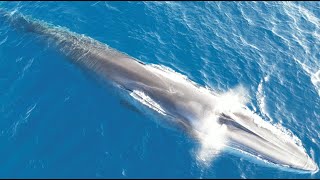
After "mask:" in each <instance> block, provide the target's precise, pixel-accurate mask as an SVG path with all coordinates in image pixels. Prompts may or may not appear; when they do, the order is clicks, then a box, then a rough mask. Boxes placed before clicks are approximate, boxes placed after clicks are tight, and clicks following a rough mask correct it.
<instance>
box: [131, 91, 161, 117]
mask: <svg viewBox="0 0 320 180" xmlns="http://www.w3.org/2000/svg"><path fill="white" fill-rule="evenodd" d="M130 95H131V96H132V97H133V98H134V99H136V100H138V101H139V102H141V103H142V104H144V105H146V106H148V107H149V108H151V109H153V110H155V111H157V112H159V113H160V114H162V115H166V112H165V110H164V109H162V107H161V106H160V105H159V104H158V103H156V102H155V101H154V100H153V99H151V98H150V97H149V96H148V95H146V94H145V93H144V92H142V91H137V90H134V91H133V92H131V93H130Z"/></svg>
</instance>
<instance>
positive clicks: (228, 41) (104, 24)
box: [0, 2, 320, 178]
mask: <svg viewBox="0 0 320 180" xmlns="http://www.w3.org/2000/svg"><path fill="white" fill-rule="evenodd" d="M0 8H5V9H7V10H9V11H10V12H14V11H17V12H19V13H22V14H24V15H27V16H31V17H32V18H36V19H40V20H43V21H45V22H49V23H52V24H54V25H56V26H61V27H67V28H68V29H70V30H71V31H73V32H76V33H79V34H84V35H86V36H89V37H91V38H93V39H96V40H98V41H100V42H103V43H105V44H107V45H109V46H111V47H113V48H115V49H117V50H119V51H121V52H124V53H126V54H128V55H130V56H132V57H135V58H137V59H139V60H141V61H143V62H145V63H153V64H159V65H164V66H167V67H170V68H172V69H173V70H175V71H177V72H179V73H181V74H184V75H186V76H187V77H188V78H189V79H191V80H192V81H194V82H196V83H197V84H199V85H201V86H204V87H210V88H211V89H214V90H217V91H220V92H227V91H228V90H230V89H234V88H235V87H237V86H243V87H245V89H246V90H247V92H248V93H247V94H248V96H249V97H250V101H249V103H248V107H249V108H250V109H251V110H252V111H254V112H256V113H257V114H259V115H260V116H261V117H263V119H264V120H265V121H269V122H271V123H272V124H275V125H276V124H278V125H281V126H282V127H284V128H286V129H287V130H286V131H288V132H292V134H294V135H295V136H296V137H298V139H300V140H301V143H302V146H303V147H304V148H305V150H306V152H307V153H308V154H309V155H310V156H311V157H312V158H313V159H314V161H315V162H316V164H318V166H319V164H320V3H319V2H0ZM114 91H115V90H113V89H109V88H106V87H105V86H103V85H101V84H100V83H99V82H97V81H96V80H95V79H93V78H91V77H90V75H88V74H86V73H85V72H84V71H82V70H81V69H80V68H79V67H77V66H76V65H75V64H72V63H70V61H69V60H68V59H67V58H66V57H64V56H63V55H61V54H59V53H58V52H57V51H56V50H55V49H52V48H50V47H48V46H47V45H46V44H45V43H39V42H38V41H37V40H36V37H35V36H33V35H31V34H27V33H22V32H19V31H16V30H15V29H14V28H12V26H10V25H9V24H6V23H5V22H4V21H3V19H1V18H0V165H1V168H0V177H1V178H7V177H9V178H22V177H24V178H39V177H50V178H54V177H55V178H62V177H64V178H111V177H113V178H147V177H154V178H169V177H170V178H320V173H319V172H316V173H301V172H295V171H293V172H289V171H286V170H283V169H281V168H277V167H273V166H268V165H264V163H258V164H257V163H255V162H253V161H251V160H250V159H247V158H244V157H241V156H235V155H232V154H229V153H225V152H221V153H219V155H218V156H216V157H215V158H214V159H213V160H212V162H211V164H210V166H209V167H204V166H203V165H202V164H201V163H200V162H198V160H197V157H196V156H197V143H196V142H195V141H194V140H193V139H191V138H190V137H189V136H188V135H187V134H186V133H185V132H183V131H181V130H176V129H171V128H170V127H166V126H163V125H161V123H158V122H157V121H155V120H154V119H155V118H154V117H152V116H146V115H144V114H143V113H141V111H139V109H138V108H136V107H132V106H131V105H130V104H128V103H127V102H126V100H125V99H123V98H121V97H119V96H117V95H116V93H115V92H114Z"/></svg>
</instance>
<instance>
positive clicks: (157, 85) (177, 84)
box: [0, 9, 318, 172]
mask: <svg viewBox="0 0 320 180" xmlns="http://www.w3.org/2000/svg"><path fill="white" fill-rule="evenodd" d="M0 17H1V18H3V19H4V20H5V21H6V22H8V23H9V24H11V25H12V26H13V27H15V28H16V29H17V30H21V31H22V32H28V33H33V34H36V35H39V36H41V37H42V39H45V40H46V41H47V42H51V43H52V44H54V45H55V46H56V49H57V50H58V51H60V52H61V53H62V54H64V55H66V56H67V57H68V59H70V61H71V62H72V63H74V64H77V65H79V66H81V67H82V68H84V69H86V70H88V71H91V72H93V73H95V74H96V75H98V76H99V77H101V78H103V79H106V80H107V81H111V82H112V83H114V84H116V85H117V86H120V87H122V88H124V89H126V90H128V91H129V92H130V93H131V94H132V95H133V96H134V97H136V98H140V99H141V98H144V99H145V98H146V97H147V98H149V99H151V100H152V101H148V106H150V107H151V108H153V109H155V110H157V111H158V112H160V113H161V114H163V115H164V116H170V117H173V118H174V119H175V120H176V122H177V124H181V125H183V126H184V127H185V128H186V129H187V130H188V131H189V132H191V134H192V135H194V136H195V137H196V138H197V137H199V136H201V135H202V132H201V128H198V127H199V126H198V123H199V121H201V119H205V118H207V117H208V114H210V113H211V112H212V110H213V109H215V107H216V106H218V105H219V100H218V98H217V96H216V95H215V94H214V93H211V92H208V91H206V90H203V89H204V88H202V90H199V88H200V89H201V87H199V86H198V85H196V84H195V83H193V82H191V81H179V80H177V79H175V78H173V77H172V76H170V73H168V72H164V71H162V70H161V69H159V68H157V67H156V66H150V65H147V64H145V63H143V62H140V61H139V60H137V59H135V58H133V57H130V56H129V55H126V54H124V53H121V52H119V51H117V50H115V49H113V48H111V47H109V46H107V45H106V44H103V43H101V42H98V41H96V40H94V39H92V38H90V37H87V36H84V35H80V34H77V33H74V32H72V31H69V30H67V29H65V28H62V27H57V26H53V25H52V24H49V23H46V22H43V21H40V20H36V19H32V18H30V17H27V16H24V15H22V14H20V13H17V12H7V11H6V10H4V9H0ZM214 114H215V115H216V116H217V117H218V118H216V119H215V122H216V123H217V124H218V125H219V126H223V127H225V133H224V136H225V137H226V139H227V141H228V146H229V147H231V148H233V149H240V150H242V151H245V152H247V153H250V154H253V155H255V156H258V157H260V158H261V159H264V160H268V161H270V162H272V163H275V164H279V165H283V166H286V167H289V168H293V169H297V170H302V171H308V172H310V171H311V172H314V171H318V166H317V164H316V163H315V162H314V161H313V160H312V159H311V158H310V157H309V155H308V154H307V153H306V152H305V150H303V149H301V147H299V146H298V145H297V144H295V143H294V142H292V141H290V140H283V139H281V137H279V135H277V134H276V133H274V132H272V130H270V128H267V126H269V125H266V126H265V127H261V125H258V124H257V122H256V118H255V115H253V114H252V113H250V111H249V110H248V109H247V108H246V107H244V108H242V110H238V111H227V112H219V113H216V112H215V113H214ZM263 123H265V124H266V122H263ZM271 129H272V128H271Z"/></svg>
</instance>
